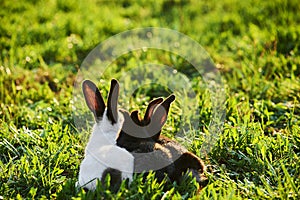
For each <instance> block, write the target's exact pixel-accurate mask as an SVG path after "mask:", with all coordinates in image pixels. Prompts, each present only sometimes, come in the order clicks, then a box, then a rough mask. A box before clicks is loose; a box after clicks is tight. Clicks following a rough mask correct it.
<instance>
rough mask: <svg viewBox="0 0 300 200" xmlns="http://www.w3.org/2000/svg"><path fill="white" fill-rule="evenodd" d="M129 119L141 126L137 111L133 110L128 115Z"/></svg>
mask: <svg viewBox="0 0 300 200" xmlns="http://www.w3.org/2000/svg"><path fill="white" fill-rule="evenodd" d="M130 118H131V119H132V121H134V122H135V123H136V124H137V125H141V119H140V117H139V111H137V110H134V111H132V112H131V114H130Z"/></svg>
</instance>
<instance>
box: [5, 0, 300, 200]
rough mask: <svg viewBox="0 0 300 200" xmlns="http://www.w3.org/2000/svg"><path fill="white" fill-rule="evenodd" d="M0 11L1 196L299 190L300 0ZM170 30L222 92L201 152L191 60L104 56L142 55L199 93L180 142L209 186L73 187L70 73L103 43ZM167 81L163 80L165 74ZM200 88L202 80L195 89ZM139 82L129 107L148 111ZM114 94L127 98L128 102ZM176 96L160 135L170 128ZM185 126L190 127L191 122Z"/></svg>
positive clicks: (153, 92)
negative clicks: (204, 57)
mask: <svg viewBox="0 0 300 200" xmlns="http://www.w3.org/2000/svg"><path fill="white" fill-rule="evenodd" d="M1 4H2V6H1V8H2V9H1V10H0V17H1V24H0V49H1V54H0V99H1V101H0V108H1V109H0V158H1V159H0V198H2V197H3V198H4V199H22V198H24V199H29V198H39V199H49V198H51V199H52V198H57V199H66V198H67V199H71V198H73V199H90V198H102V199H103V198H116V199H126V198H128V199H160V198H162V197H164V198H165V199H188V198H191V199H199V198H200V199H299V196H300V194H299V191H300V181H299V180H300V167H299V163H300V159H299V156H300V149H299V148H300V134H299V133H300V56H299V53H300V46H299V44H300V26H299V22H300V15H298V11H299V10H300V5H299V3H298V1H296V0H290V1H284V0H276V1H254V0H253V1H235V0H225V1H222V2H221V1H209V2H206V1H199V2H198V1H193V0H191V1H150V2H148V1H125V0H124V1H120V2H117V1H116V2H108V1H105V2H101V1H95V0H88V1H84V2H83V1H82V2H77V1H73V0H68V1H60V0H57V1H55V0H51V1H35V0H27V1H22V2H17V1H3V2H2V3H1ZM148 26H156V27H165V28H170V29H174V30H177V31H179V32H182V33H184V34H186V35H187V36H189V37H191V38H192V39H194V40H196V41H197V42H198V43H199V44H201V45H202V46H203V47H204V48H205V49H206V50H207V52H208V53H209V54H210V56H211V57H212V59H213V60H214V62H215V64H216V66H217V67H218V69H219V71H220V72H221V75H222V78H223V79H224V82H225V90H226V94H227V101H226V119H225V123H224V129H223V131H222V134H221V135H220V138H219V140H218V141H217V143H216V144H215V146H214V148H213V150H212V151H211V152H210V153H209V154H208V156H207V157H205V156H203V155H200V148H201V145H202V143H203V141H204V138H203V133H205V132H207V128H208V125H209V122H210V118H211V114H212V108H211V104H210V95H209V92H208V91H207V90H206V89H205V87H202V86H201V83H202V80H201V78H198V77H195V76H193V71H191V70H190V69H191V67H190V64H189V63H187V62H186V61H185V60H183V59H182V58H180V57H179V56H174V55H172V54H171V53H168V52H163V51H158V50H149V51H146V52H139V51H135V52H131V53H128V54H126V55H123V56H121V57H120V58H118V59H117V60H116V61H115V62H114V63H112V64H111V66H112V67H111V68H110V69H115V70H111V71H109V72H107V74H106V76H105V78H106V79H105V80H104V79H103V80H100V83H101V84H100V85H99V86H100V87H102V89H103V90H104V94H107V90H108V87H109V81H108V77H111V76H115V77H116V78H120V77H121V76H122V70H126V69H131V68H132V67H134V66H136V65H138V64H139V65H142V64H145V63H148V62H154V63H160V64H164V65H168V66H176V67H177V69H178V71H180V72H182V73H184V74H186V75H187V76H188V77H189V78H190V80H191V82H192V83H193V84H192V85H193V89H194V91H196V93H197V98H198V99H199V102H198V103H199V105H198V106H199V115H198V116H196V117H198V118H199V119H200V123H199V128H198V129H197V130H194V132H195V135H197V139H196V140H194V141H193V142H192V143H191V144H190V145H189V146H188V148H189V149H190V150H191V151H193V152H194V153H195V154H197V155H198V156H200V157H201V158H203V159H204V160H205V163H206V164H208V165H210V166H211V168H212V170H213V171H215V173H214V174H211V173H208V177H209V180H210V182H209V185H208V186H207V187H205V188H204V189H203V190H202V191H201V192H200V193H197V185H196V184H195V181H194V180H193V179H191V178H190V177H188V178H187V179H186V180H185V181H184V182H183V183H181V184H177V183H172V184H171V183H166V182H163V183H157V182H156V181H155V179H154V178H153V174H150V175H149V178H148V179H147V181H146V182H145V183H142V180H141V177H135V179H134V181H133V183H132V184H131V185H130V186H128V185H126V184H125V183H123V185H122V187H121V189H120V190H119V191H118V193H116V194H115V193H112V192H110V191H109V190H108V189H107V188H108V185H107V184H106V185H101V184H99V185H98V188H97V191H96V192H85V191H83V190H80V191H77V190H76V188H75V187H74V184H75V182H76V179H77V175H78V170H79V164H80V161H81V160H82V159H83V151H84V147H85V146H84V145H85V141H84V140H83V139H82V132H81V131H79V130H78V129H77V128H76V127H75V124H74V121H73V119H74V118H73V117H74V116H73V111H72V104H71V103H70V102H71V101H72V91H73V83H74V81H75V79H76V74H77V70H78V69H79V67H80V64H81V63H82V62H83V59H84V58H85V57H86V56H87V54H88V53H89V52H90V51H91V50H92V49H93V48H94V47H95V46H96V45H97V44H99V43H100V42H102V41H104V40H105V39H108V38H109V37H111V36H113V35H115V34H117V33H120V32H122V31H125V30H129V29H133V28H137V27H148ZM166 80H168V78H166ZM199 85H200V87H199ZM169 92H170V91H168V90H166V89H162V88H160V87H159V86H157V85H156V86H155V85H154V86H149V87H145V88H141V89H139V90H137V91H136V93H135V96H134V97H133V98H132V99H131V101H130V105H129V106H128V107H129V108H130V109H136V108H139V109H141V110H144V108H145V106H146V102H147V101H148V100H150V98H152V97H153V96H159V95H164V96H165V95H166V94H168V93H169ZM121 103H122V104H123V105H125V103H124V102H122V99H121ZM181 109H182V108H181V107H180V101H177V103H175V104H174V105H172V108H171V114H170V116H169V119H168V123H167V125H166V127H165V130H164V132H163V134H166V135H168V136H172V133H175V132H176V130H177V129H178V126H179V125H178V121H179V120H180V113H181V111H182V110H181ZM184 123H187V124H189V121H186V122H184Z"/></svg>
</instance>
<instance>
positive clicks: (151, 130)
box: [117, 95, 175, 152]
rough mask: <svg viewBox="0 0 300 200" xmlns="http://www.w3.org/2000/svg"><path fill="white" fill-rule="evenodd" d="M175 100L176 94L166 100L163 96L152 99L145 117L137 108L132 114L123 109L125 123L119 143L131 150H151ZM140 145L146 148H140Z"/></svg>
mask: <svg viewBox="0 0 300 200" xmlns="http://www.w3.org/2000/svg"><path fill="white" fill-rule="evenodd" d="M174 100H175V96H174V95H170V96H169V97H168V98H166V100H165V101H163V99H162V98H157V99H155V100H153V101H151V102H150V103H149V105H148V107H147V110H146V112H145V115H144V118H143V119H141V118H140V117H139V113H138V111H137V110H135V111H133V112H131V114H129V113H128V112H126V111H122V112H123V114H124V124H123V127H122V130H121V132H120V134H119V135H118V138H117V145H118V146H120V147H123V148H125V149H127V150H128V151H131V152H132V151H135V152H148V151H151V148H152V146H153V145H154V143H155V141H157V140H158V138H159V136H160V133H161V129H162V127H163V126H164V124H165V123H166V121H167V116H168V112H169V108H170V104H171V103H172V102H173V101H174ZM141 144H144V145H141ZM148 146H149V147H148ZM139 147H141V148H144V149H139ZM147 149H149V150H147Z"/></svg>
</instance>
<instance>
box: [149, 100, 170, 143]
mask: <svg viewBox="0 0 300 200" xmlns="http://www.w3.org/2000/svg"><path fill="white" fill-rule="evenodd" d="M174 100H175V96H174V95H173V94H172V95H170V96H169V97H168V98H167V99H166V100H165V101H163V102H162V103H161V104H160V105H159V106H157V108H156V109H155V111H154V113H153V115H152V117H151V122H150V124H149V127H148V132H150V133H151V134H152V137H151V138H152V139H153V140H155V141H156V140H158V138H159V135H160V132H161V128H162V127H163V125H164V124H165V123H166V121H167V117H168V113H169V108H170V105H171V103H172V102H173V101H174Z"/></svg>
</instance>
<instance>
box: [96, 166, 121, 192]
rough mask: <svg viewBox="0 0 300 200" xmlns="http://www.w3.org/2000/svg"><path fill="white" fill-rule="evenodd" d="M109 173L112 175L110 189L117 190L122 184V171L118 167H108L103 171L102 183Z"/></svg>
mask: <svg viewBox="0 0 300 200" xmlns="http://www.w3.org/2000/svg"><path fill="white" fill-rule="evenodd" d="M108 174H109V175H110V189H111V190H112V191H114V192H117V191H118V189H119V188H120V186H121V182H122V172H121V171H120V170H117V169H113V168H107V169H106V170H104V172H103V173H102V178H101V182H102V184H103V183H104V182H105V178H106V176H107V175H108Z"/></svg>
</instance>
